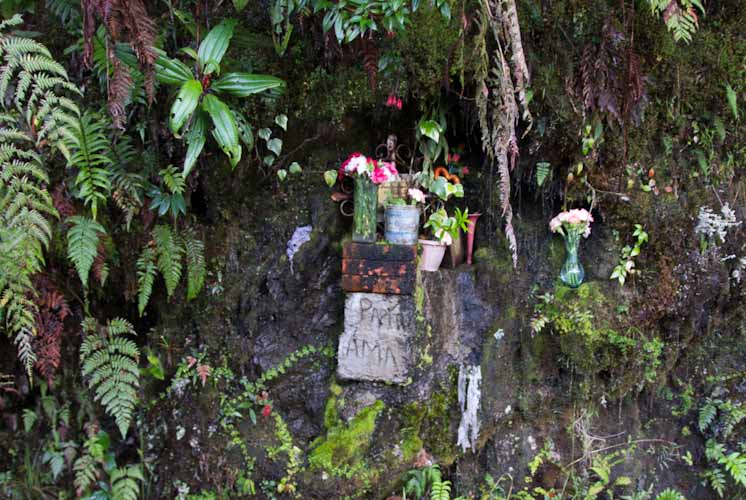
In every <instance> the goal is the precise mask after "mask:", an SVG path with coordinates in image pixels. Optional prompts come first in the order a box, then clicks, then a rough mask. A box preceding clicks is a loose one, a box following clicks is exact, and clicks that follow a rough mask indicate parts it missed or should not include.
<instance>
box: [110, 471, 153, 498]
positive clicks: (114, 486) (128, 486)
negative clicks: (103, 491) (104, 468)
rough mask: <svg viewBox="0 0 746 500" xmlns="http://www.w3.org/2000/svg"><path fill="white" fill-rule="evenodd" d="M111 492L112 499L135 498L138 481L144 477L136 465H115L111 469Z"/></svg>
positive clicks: (143, 479) (138, 490)
mask: <svg viewBox="0 0 746 500" xmlns="http://www.w3.org/2000/svg"><path fill="white" fill-rule="evenodd" d="M109 479H110V481H111V494H112V498H113V499H114V500H137V496H138V493H139V492H140V486H139V485H138V481H140V482H143V481H145V478H144V477H143V475H142V470H141V469H140V467H139V466H137V465H128V466H126V467H117V468H116V469H114V470H113V471H111V476H110V478H109Z"/></svg>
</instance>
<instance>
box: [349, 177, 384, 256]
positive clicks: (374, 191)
mask: <svg viewBox="0 0 746 500" xmlns="http://www.w3.org/2000/svg"><path fill="white" fill-rule="evenodd" d="M377 208H378V186H376V185H375V184H373V181H371V180H370V178H368V177H365V176H358V177H355V214H354V216H353V217H352V241H357V242H361V243H375V242H376V225H377V224H378V220H377V214H376V210H377Z"/></svg>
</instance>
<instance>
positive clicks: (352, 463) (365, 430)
mask: <svg viewBox="0 0 746 500" xmlns="http://www.w3.org/2000/svg"><path fill="white" fill-rule="evenodd" d="M335 406H336V396H332V398H330V400H329V402H327V407H326V411H325V414H324V423H325V424H326V425H327V426H329V427H328V429H327V434H326V436H325V437H323V438H319V439H317V440H316V441H315V442H314V443H313V444H312V450H311V452H310V453H309V456H308V463H309V465H310V466H311V467H312V468H319V469H322V470H324V471H326V472H329V473H331V474H333V475H342V476H347V475H348V474H349V473H351V472H352V471H355V470H357V469H358V468H359V466H360V465H361V464H362V461H363V458H364V457H365V454H366V453H367V451H368V449H369V448H370V441H371V437H372V436H373V432H374V431H375V428H376V417H378V415H379V414H380V413H381V412H382V411H383V409H384V408H385V405H384V403H383V401H380V400H377V401H376V402H375V403H373V404H372V405H371V406H368V407H367V408H363V409H362V410H360V411H359V412H358V413H357V414H356V415H355V416H354V417H352V419H351V420H350V421H349V423H347V424H345V423H344V422H342V421H341V420H339V417H338V415H337V413H336V407H335Z"/></svg>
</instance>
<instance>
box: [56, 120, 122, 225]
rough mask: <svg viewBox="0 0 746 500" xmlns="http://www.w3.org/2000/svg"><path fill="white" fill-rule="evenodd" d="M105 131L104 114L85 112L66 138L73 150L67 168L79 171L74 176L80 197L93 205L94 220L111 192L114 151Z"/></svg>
mask: <svg viewBox="0 0 746 500" xmlns="http://www.w3.org/2000/svg"><path fill="white" fill-rule="evenodd" d="M105 131H106V123H105V122H104V121H103V119H101V117H99V116H97V115H94V114H92V113H85V114H84V115H83V116H82V117H81V118H80V120H78V121H77V123H76V124H75V127H74V128H73V130H72V135H71V137H69V138H68V139H67V140H66V144H67V146H68V147H69V148H70V149H71V153H72V154H71V156H70V159H69V161H68V167H72V168H76V169H77V170H78V175H77V176H76V177H75V186H76V187H77V188H78V197H79V198H81V199H82V200H83V201H84V202H85V204H86V205H87V206H90V207H91V214H92V215H93V218H94V219H96V215H97V213H98V207H99V206H101V205H105V204H106V199H107V198H108V197H109V193H110V191H111V173H110V171H109V168H108V167H109V166H110V165H111V164H112V163H113V161H112V159H111V158H112V156H113V154H112V152H111V148H110V145H109V139H108V138H107V136H106V133H105Z"/></svg>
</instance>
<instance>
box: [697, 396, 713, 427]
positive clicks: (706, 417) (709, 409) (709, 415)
mask: <svg viewBox="0 0 746 500" xmlns="http://www.w3.org/2000/svg"><path fill="white" fill-rule="evenodd" d="M716 414H717V406H716V403H715V402H714V401H712V400H710V399H709V398H708V399H707V403H706V404H705V405H704V406H702V408H700V409H699V422H698V425H699V430H700V432H704V431H706V430H707V428H708V427H709V426H710V424H711V423H712V421H713V420H714V419H715V415H716Z"/></svg>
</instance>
